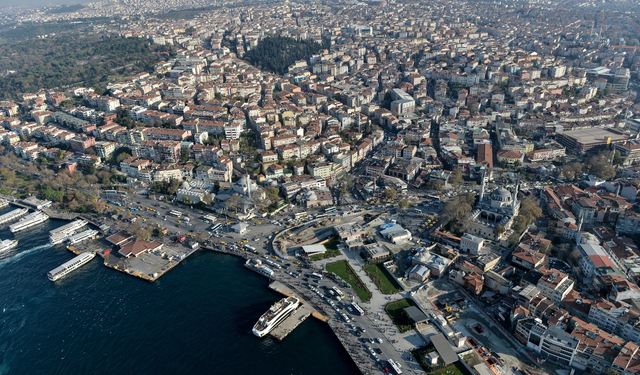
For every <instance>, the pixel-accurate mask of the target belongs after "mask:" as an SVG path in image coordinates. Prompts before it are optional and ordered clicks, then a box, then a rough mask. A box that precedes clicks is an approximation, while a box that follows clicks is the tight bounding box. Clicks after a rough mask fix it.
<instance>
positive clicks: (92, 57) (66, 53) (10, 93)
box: [0, 35, 168, 99]
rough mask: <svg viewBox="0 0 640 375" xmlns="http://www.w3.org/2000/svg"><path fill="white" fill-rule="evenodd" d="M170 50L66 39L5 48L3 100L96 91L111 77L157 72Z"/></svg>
mask: <svg viewBox="0 0 640 375" xmlns="http://www.w3.org/2000/svg"><path fill="white" fill-rule="evenodd" d="M167 48H168V47H165V46H157V45H153V44H151V43H149V42H148V41H146V40H145V39H141V38H127V39H123V38H107V37H102V36H99V35H90V36H86V37H83V36H79V35H63V36H59V37H53V38H46V39H32V40H26V41H22V42H18V43H14V44H12V45H9V46H5V47H4V48H3V54H2V55H0V72H2V74H3V76H2V77H0V98H4V99H12V98H15V97H16V96H17V95H18V94H20V93H23V92H36V91H38V90H40V89H50V88H55V87H62V86H68V85H85V86H91V87H96V86H100V85H102V84H103V83H105V82H107V81H109V80H110V79H111V78H116V77H119V76H126V75H131V74H135V73H139V72H143V71H148V72H152V71H153V64H155V63H156V62H158V61H160V60H161V56H160V55H159V52H162V51H166V50H167ZM7 71H14V72H15V73H11V74H6V73H5V72H7Z"/></svg>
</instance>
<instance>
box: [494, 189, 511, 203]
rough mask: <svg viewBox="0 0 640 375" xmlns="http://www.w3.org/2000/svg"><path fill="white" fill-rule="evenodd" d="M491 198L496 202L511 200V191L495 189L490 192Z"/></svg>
mask: <svg viewBox="0 0 640 375" xmlns="http://www.w3.org/2000/svg"><path fill="white" fill-rule="evenodd" d="M491 200H494V201H498V202H511V193H510V192H509V190H506V189H503V188H500V189H496V190H494V191H493V193H492V194H491Z"/></svg>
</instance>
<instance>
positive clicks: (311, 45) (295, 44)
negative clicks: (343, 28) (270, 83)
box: [243, 36, 323, 74]
mask: <svg viewBox="0 0 640 375" xmlns="http://www.w3.org/2000/svg"><path fill="white" fill-rule="evenodd" d="M322 48H323V46H322V44H320V43H316V42H314V41H313V40H297V39H293V38H287V37H282V36H277V37H266V38H264V39H263V40H261V41H260V43H258V45H257V46H256V47H253V48H252V49H251V50H250V51H248V52H247V53H245V54H244V57H243V59H244V60H245V61H248V62H249V63H250V64H251V65H253V66H255V67H257V68H259V69H263V70H266V71H269V72H273V73H278V74H284V73H286V72H287V67H288V66H289V65H291V64H293V63H294V62H295V61H296V60H300V59H302V58H304V57H305V56H309V55H313V54H315V53H317V52H318V51H320V50H321V49H322Z"/></svg>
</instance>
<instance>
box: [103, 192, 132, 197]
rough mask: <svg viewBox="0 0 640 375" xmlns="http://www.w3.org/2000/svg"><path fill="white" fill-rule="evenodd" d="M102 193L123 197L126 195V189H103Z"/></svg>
mask: <svg viewBox="0 0 640 375" xmlns="http://www.w3.org/2000/svg"><path fill="white" fill-rule="evenodd" d="M102 193H103V194H107V195H120V196H123V197H126V196H127V192H126V191H118V190H103V191H102Z"/></svg>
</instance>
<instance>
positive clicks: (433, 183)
mask: <svg viewBox="0 0 640 375" xmlns="http://www.w3.org/2000/svg"><path fill="white" fill-rule="evenodd" d="M427 187H428V188H429V189H432V190H437V191H444V189H445V186H444V182H443V181H442V180H436V179H433V180H429V182H427Z"/></svg>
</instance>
